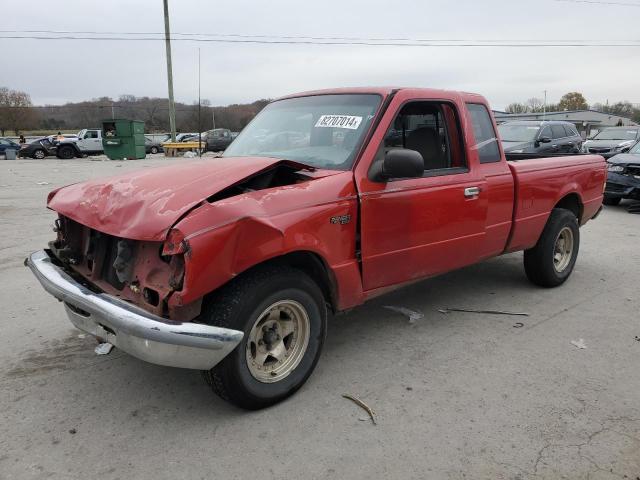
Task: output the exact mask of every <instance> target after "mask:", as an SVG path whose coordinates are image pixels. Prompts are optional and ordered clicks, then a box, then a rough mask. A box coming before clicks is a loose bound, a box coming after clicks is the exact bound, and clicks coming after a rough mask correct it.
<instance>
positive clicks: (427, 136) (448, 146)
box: [378, 102, 466, 174]
mask: <svg viewBox="0 0 640 480" xmlns="http://www.w3.org/2000/svg"><path fill="white" fill-rule="evenodd" d="M381 147H382V148H381V149H380V150H379V151H378V158H380V159H381V158H383V157H384V154H385V153H386V152H387V151H389V150H392V149H395V148H407V149H410V150H415V151H417V152H419V153H420V155H422V158H423V160H424V169H425V173H426V174H428V173H429V171H433V170H442V169H450V168H462V167H466V162H465V159H464V153H463V152H464V149H463V147H462V139H461V137H460V129H459V127H458V119H457V115H456V112H455V109H454V107H453V106H451V105H449V104H447V103H438V102H411V103H408V104H406V105H405V106H404V107H402V109H401V110H400V112H399V113H398V115H397V116H396V118H395V119H394V121H393V123H392V124H391V126H390V128H389V130H387V133H386V135H385V137H384V142H383V145H382V146H381Z"/></svg>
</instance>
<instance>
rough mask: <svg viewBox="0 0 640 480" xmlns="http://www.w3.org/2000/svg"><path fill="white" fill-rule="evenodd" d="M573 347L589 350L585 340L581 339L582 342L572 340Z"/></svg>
mask: <svg viewBox="0 0 640 480" xmlns="http://www.w3.org/2000/svg"><path fill="white" fill-rule="evenodd" d="M571 345H573V346H574V347H576V348H580V349H582V348H587V344H586V343H584V339H583V338H581V339H580V340H571Z"/></svg>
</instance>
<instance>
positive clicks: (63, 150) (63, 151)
mask: <svg viewBox="0 0 640 480" xmlns="http://www.w3.org/2000/svg"><path fill="white" fill-rule="evenodd" d="M75 156H76V151H75V150H74V149H73V147H69V146H63V147H58V157H60V158H62V159H64V160H70V159H72V158H73V157H75Z"/></svg>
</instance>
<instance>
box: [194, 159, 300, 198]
mask: <svg viewBox="0 0 640 480" xmlns="http://www.w3.org/2000/svg"><path fill="white" fill-rule="evenodd" d="M307 180H309V177H308V176H306V175H304V173H301V172H300V167H298V166H294V165H288V164H278V165H276V166H274V167H273V168H271V169H269V170H267V171H265V172H261V173H259V174H257V175H254V176H253V177H249V178H247V179H245V180H243V181H242V182H240V183H237V184H235V185H232V186H231V187H229V188H226V189H224V190H222V191H221V192H218V193H216V194H215V195H211V196H210V197H209V198H207V201H208V202H211V203H214V202H217V201H219V200H224V199H225V198H230V197H235V196H236V195H241V194H243V193H247V192H254V191H257V190H265V189H267V188H273V187H283V186H285V185H293V184H296V183H301V182H305V181H307Z"/></svg>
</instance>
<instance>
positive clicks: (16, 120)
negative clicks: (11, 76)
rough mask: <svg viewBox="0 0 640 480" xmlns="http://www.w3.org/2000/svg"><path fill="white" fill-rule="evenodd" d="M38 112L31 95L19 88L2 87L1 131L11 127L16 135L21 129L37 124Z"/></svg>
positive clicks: (0, 101) (0, 92)
mask: <svg viewBox="0 0 640 480" xmlns="http://www.w3.org/2000/svg"><path fill="white" fill-rule="evenodd" d="M37 121H38V113H37V112H36V111H35V110H34V108H33V105H32V104H31V97H30V96H29V95H28V94H27V93H25V92H21V91H19V90H10V89H8V88H6V87H2V88H0V131H1V132H2V135H4V131H5V130H7V129H11V130H13V131H14V132H15V134H16V135H18V134H19V133H20V130H24V129H26V128H31V127H33V126H35V124H36V122H37Z"/></svg>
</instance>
